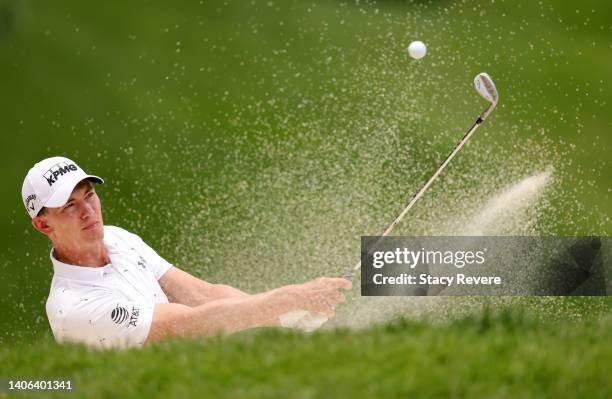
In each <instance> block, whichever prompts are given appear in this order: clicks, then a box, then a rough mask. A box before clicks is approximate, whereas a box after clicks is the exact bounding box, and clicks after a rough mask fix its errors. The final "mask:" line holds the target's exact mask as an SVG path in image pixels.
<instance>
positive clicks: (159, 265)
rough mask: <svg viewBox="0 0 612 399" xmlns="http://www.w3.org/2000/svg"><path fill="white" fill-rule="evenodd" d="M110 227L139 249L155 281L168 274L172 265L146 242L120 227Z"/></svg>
mask: <svg viewBox="0 0 612 399" xmlns="http://www.w3.org/2000/svg"><path fill="white" fill-rule="evenodd" d="M109 227H111V228H112V229H114V230H113V231H116V234H119V235H120V236H121V237H122V238H124V239H127V240H129V241H130V243H131V244H132V245H133V246H134V247H137V248H136V249H137V251H138V253H139V254H140V255H141V256H143V257H144V258H145V261H146V263H147V265H148V266H149V268H150V269H151V271H152V272H153V275H154V276H155V279H157V280H159V279H160V278H161V277H162V276H163V275H164V273H166V272H167V271H168V270H169V269H170V268H171V267H172V264H170V263H169V262H168V261H167V260H165V259H164V258H162V257H161V256H159V255H158V254H157V252H155V250H154V249H153V248H151V247H150V246H149V245H147V243H146V242H144V241H143V239H142V238H140V236H138V235H137V234H134V233H131V232H129V231H127V230H125V229H122V228H120V227H116V226H109Z"/></svg>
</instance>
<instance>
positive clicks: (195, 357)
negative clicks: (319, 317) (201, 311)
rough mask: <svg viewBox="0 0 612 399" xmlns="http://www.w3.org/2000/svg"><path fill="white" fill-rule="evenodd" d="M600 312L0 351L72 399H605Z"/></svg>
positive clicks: (23, 372)
mask: <svg viewBox="0 0 612 399" xmlns="http://www.w3.org/2000/svg"><path fill="white" fill-rule="evenodd" d="M581 302H582V303H584V301H582V300H578V301H577V303H581ZM576 307H577V308H579V307H580V306H579V305H576ZM605 308H606V307H605V306H604V307H603V308H602V309H600V310H604V314H598V317H593V314H591V315H590V316H585V317H581V318H580V319H575V318H570V317H563V318H561V319H557V320H550V319H547V318H542V317H537V315H535V314H534V313H533V312H531V313H530V312H528V311H525V309H522V308H520V307H512V308H509V307H502V308H501V309H496V310H492V309H488V310H485V311H484V312H482V313H475V314H471V315H468V316H465V317H463V318H460V319H457V320H454V321H452V322H445V323H435V322H426V321H420V322H414V321H408V320H398V321H396V322H393V323H390V324H387V325H380V326H375V327H372V328H369V329H364V330H360V331H352V330H335V331H322V332H317V333H314V334H311V335H304V334H299V333H295V332H291V331H287V330H259V331H254V332H244V333H240V334H236V335H233V336H230V337H214V338H206V339H195V340H173V341H168V342H165V343H162V344H156V345H153V346H147V347H145V348H144V349H141V350H138V349H137V350H126V351H104V352H99V351H91V350H88V349H86V348H84V347H82V346H75V345H68V346H63V347H60V346H57V345H56V344H55V343H53V341H52V340H51V339H49V337H47V338H45V339H43V340H41V341H39V342H38V343H36V344H35V345H27V346H16V347H6V346H3V347H2V348H1V349H0V358H1V359H2V362H1V365H0V375H3V376H13V377H18V376H19V377H43V376H44V377H51V376H60V377H70V378H72V379H74V381H75V384H76V387H77V388H76V389H77V390H76V392H75V396H71V397H83V398H112V397H126V398H128V397H164V398H183V397H194V396H198V397H215V398H234V399H236V398H254V397H266V398H273V397H291V398H312V397H319V398H328V397H343V398H346V397H351V398H372V397H385V398H389V397H419V398H448V397H466V398H474V397H479V398H480V397H487V398H517V397H520V398H541V397H555V398H576V397H588V398H606V397H609V396H608V395H609V393H610V390H611V389H612V382H611V381H610V379H609V369H608V367H606V364H608V363H609V360H610V358H611V357H612V346H611V345H610V344H609V343H610V342H611V340H612V317H610V313H609V307H608V308H607V309H608V310H607V312H608V313H606V311H605ZM57 396H58V397H63V396H62V395H60V394H58V395H57Z"/></svg>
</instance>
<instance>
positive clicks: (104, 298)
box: [46, 226, 172, 348]
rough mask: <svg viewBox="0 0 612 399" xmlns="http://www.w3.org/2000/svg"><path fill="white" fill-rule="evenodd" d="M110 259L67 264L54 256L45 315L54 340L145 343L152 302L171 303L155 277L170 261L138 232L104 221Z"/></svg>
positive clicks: (108, 345) (117, 344) (110, 344)
mask: <svg viewBox="0 0 612 399" xmlns="http://www.w3.org/2000/svg"><path fill="white" fill-rule="evenodd" d="M104 245H105V246H106V248H107V250H108V256H109V258H110V263H109V264H108V265H106V266H103V267H83V266H74V265H68V264H66V263H63V262H60V261H58V260H57V259H55V257H54V256H53V249H51V262H53V269H54V275H53V280H52V282H51V290H50V292H49V298H48V299H47V306H46V308H47V317H48V318H49V324H50V325H51V330H53V335H54V336H55V340H56V341H57V342H59V343H62V342H66V341H73V342H82V343H85V344H87V345H89V346H94V347H98V348H117V347H120V348H124V347H130V346H140V345H142V344H143V343H144V342H145V340H146V338H147V336H148V334H149V329H150V328H151V322H152V320H153V308H154V306H155V304H157V303H168V298H167V297H166V294H165V293H164V292H163V291H162V289H161V287H160V286H159V283H158V282H157V280H159V279H160V278H161V276H162V275H163V274H164V273H165V272H166V271H168V269H170V268H171V267H172V265H171V264H170V263H168V262H167V261H166V260H164V259H163V258H162V257H160V256H159V255H158V254H157V253H156V252H155V251H154V250H153V249H152V248H151V247H149V246H148V245H147V244H145V242H144V241H143V240H142V239H141V238H140V237H138V236H137V235H135V234H132V233H130V232H128V231H126V230H124V229H122V228H119V227H115V226H104Z"/></svg>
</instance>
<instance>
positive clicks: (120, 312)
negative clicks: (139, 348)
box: [111, 305, 140, 327]
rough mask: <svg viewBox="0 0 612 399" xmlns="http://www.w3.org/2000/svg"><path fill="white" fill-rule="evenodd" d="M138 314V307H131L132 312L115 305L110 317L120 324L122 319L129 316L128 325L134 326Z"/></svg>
mask: <svg viewBox="0 0 612 399" xmlns="http://www.w3.org/2000/svg"><path fill="white" fill-rule="evenodd" d="M139 316H140V309H139V308H134V307H133V308H132V314H131V315H130V312H128V310H127V309H126V308H124V307H121V306H119V305H117V307H116V308H115V309H113V311H112V312H111V319H113V321H114V322H115V323H117V324H121V323H123V322H124V321H126V320H127V319H128V317H129V318H130V321H129V323H128V325H130V326H134V327H136V322H138V317H139Z"/></svg>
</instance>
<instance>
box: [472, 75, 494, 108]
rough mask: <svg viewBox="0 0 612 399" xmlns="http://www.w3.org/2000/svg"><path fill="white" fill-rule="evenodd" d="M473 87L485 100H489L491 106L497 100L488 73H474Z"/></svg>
mask: <svg viewBox="0 0 612 399" xmlns="http://www.w3.org/2000/svg"><path fill="white" fill-rule="evenodd" d="M474 87H475V88H476V90H477V91H478V93H480V95H481V96H483V97H484V99H485V100H487V101H488V102H490V103H491V104H492V105H493V106H496V105H497V101H498V100H499V96H498V94H497V89H496V88H495V84H494V83H493V80H492V79H491V77H490V76H489V75H488V74H486V73H484V72H482V73H479V74H478V75H476V77H475V78H474Z"/></svg>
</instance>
